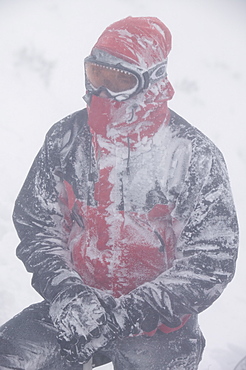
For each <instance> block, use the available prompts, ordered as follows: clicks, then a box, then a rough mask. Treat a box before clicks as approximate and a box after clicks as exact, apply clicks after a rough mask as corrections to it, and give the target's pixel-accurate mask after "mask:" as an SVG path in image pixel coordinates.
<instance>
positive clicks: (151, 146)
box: [0, 17, 238, 370]
mask: <svg viewBox="0 0 246 370" xmlns="http://www.w3.org/2000/svg"><path fill="white" fill-rule="evenodd" d="M170 49H171V34H170V32H169V30H168V28H167V27H166V26H165V25H164V24H163V23H162V22H161V21H160V20H159V19H157V18H154V17H127V18H125V19H123V20H120V21H117V22H115V23H114V24H112V25H110V26H109V27H108V28H106V30H105V31H104V32H103V33H102V35H101V36H100V37H99V39H98V41H97V42H96V44H95V46H94V47H93V48H92V51H91V54H90V56H89V57H87V58H85V83H86V95H85V97H84V99H85V101H86V103H87V107H86V109H83V110H80V111H78V112H75V113H73V114H71V115H69V116H68V117H66V118H65V119H62V120H61V121H60V122H58V123H56V124H55V125H54V126H53V127H52V128H51V129H50V130H49V132H48V134H47V136H46V139H45V143H44V145H43V147H42V148H41V150H40V152H39V153H38V155H37V157H36V158H35V160H34V163H33V165H32V167H31V169H30V172H29V174H28V176H27V179H26V181H25V183H24V185H23V187H22V190H21V191H20V194H19V196H18V198H17V200H16V204H15V209H14V214H13V220H14V224H15V227H16V229H17V232H18V235H19V237H20V240H21V242H20V244H19V246H18V248H17V256H18V257H19V258H20V259H21V260H22V261H23V262H24V264H25V267H26V269H27V271H28V272H31V273H32V274H33V278H32V285H33V287H34V289H36V291H37V292H38V293H39V294H40V295H41V296H42V297H43V299H44V300H43V301H42V302H39V303H36V304H34V305H32V306H30V307H28V308H26V309H25V310H24V311H23V312H21V313H20V314H18V315H17V316H16V317H14V318H13V319H11V320H10V321H9V322H7V323H6V324H5V325H3V326H2V328H1V335H0V338H1V344H0V368H1V369H32V370H33V369H43V370H44V369H49V370H52V369H59V370H60V369H70V368H71V369H81V368H82V366H83V364H85V363H87V362H88V361H89V360H90V359H92V362H93V366H95V367H96V366H100V365H102V364H105V363H107V362H112V363H113V366H114V369H116V370H123V369H124V370H127V369H129V370H130V369H135V370H137V369H141V370H143V369H146V370H147V369H148V370H150V369H155V370H161V369H162V370H163V369H165V370H170V369H173V370H174V369H186V370H191V369H192V370H194V369H197V368H198V364H199V362H200V361H201V357H202V352H203V349H204V345H205V340H204V337H203V335H202V333H201V330H200V328H199V324H198V319H197V317H198V314H199V313H200V312H202V311H204V310H205V309H206V308H208V307H209V306H210V305H211V304H212V303H213V302H214V301H215V300H216V299H217V298H218V297H219V296H220V294H221V293H222V291H223V290H224V288H225V287H226V285H227V284H228V283H229V282H230V281H231V279H232V278H233V275H234V271H235V262H236V258H237V245H238V224H237V217H236V212H235V208H234V203H233V199H232V195H231V189H230V184H229V180H228V174H227V169H226V165H225V162H224V159H223V156H222V154H221V153H220V151H219V150H218V149H217V147H216V146H215V145H214V144H213V143H212V142H211V141H210V140H209V139H208V138H207V137H206V136H205V135H203V134H202V133H201V132H200V131H199V130H197V129H196V128H195V127H193V126H192V125H190V124H189V123H188V122H186V121H185V120H184V119H183V118H181V117H180V116H179V115H178V114H176V113H175V112H174V111H172V110H170V109H169V108H168V105H167V102H168V100H170V99H171V98H172V96H173V93H174V90H173V88H172V86H171V84H170V82H169V80H168V78H167V58H168V54H169V52H170Z"/></svg>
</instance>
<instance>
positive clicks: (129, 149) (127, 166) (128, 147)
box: [126, 136, 131, 176]
mask: <svg viewBox="0 0 246 370" xmlns="http://www.w3.org/2000/svg"><path fill="white" fill-rule="evenodd" d="M127 149H128V151H127V165H126V173H127V175H128V176H129V175H130V156H131V147H130V138H129V136H127Z"/></svg>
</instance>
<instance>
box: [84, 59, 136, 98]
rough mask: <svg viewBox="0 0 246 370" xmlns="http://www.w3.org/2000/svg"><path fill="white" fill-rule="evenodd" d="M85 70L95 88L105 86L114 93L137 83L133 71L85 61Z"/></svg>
mask: <svg viewBox="0 0 246 370" xmlns="http://www.w3.org/2000/svg"><path fill="white" fill-rule="evenodd" d="M85 72H86V76H87V78H88V80H89V81H90V83H91V84H92V85H93V87H95V88H96V89H99V88H100V87H105V88H106V89H108V90H110V91H112V92H114V93H120V92H123V91H127V90H131V89H133V88H134V87H136V86H137V84H138V80H137V77H136V76H135V75H134V74H133V73H130V72H128V71H124V70H121V69H118V68H114V67H107V66H104V65H101V64H97V63H92V62H86V64H85Z"/></svg>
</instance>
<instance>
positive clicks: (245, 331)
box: [0, 0, 246, 370]
mask: <svg viewBox="0 0 246 370" xmlns="http://www.w3.org/2000/svg"><path fill="white" fill-rule="evenodd" d="M245 12H246V2H245V0H104V1H103V0H89V1H84V0H35V1H32V0H0V33H1V39H0V49H1V59H0V76H1V77H0V104H1V113H0V115H1V127H0V132H1V143H0V158H1V162H0V173H1V181H0V187H1V189H0V194H1V198H0V296H1V304H0V324H1V323H3V322H5V321H6V320H8V319H9V318H11V317H12V316H13V315H14V314H16V313H17V312H19V311H20V310H21V309H23V308H24V307H25V306H27V305H29V304H31V303H33V302H37V301H39V300H40V297H39V296H38V295H37V294H36V293H35V291H34V290H33V289H32V288H31V286H30V275H29V274H28V273H27V272H26V271H25V269H24V267H23V266H22V263H21V262H20V261H19V260H17V258H16V257H15V248H16V245H17V243H18V238H17V236H16V233H15V230H14V227H13V225H12V221H11V212H12V209H13V205H14V200H15V198H16V195H17V193H18V191H19V189H20V187H21V185H22V183H23V181H24V179H25V177H26V174H27V171H28V169H29V167H30V165H31V162H32V160H33V158H34V156H35V154H36V153H37V151H38V149H39V147H40V146H41V144H42V142H43V138H44V135H45V132H46V131H47V130H48V128H49V127H50V126H51V125H52V124H53V123H54V122H56V121H58V120H59V119H60V118H62V117H64V116H65V115H67V114H69V113H71V112H74V111H76V110H78V109H80V108H81V107H84V102H83V101H82V99H81V97H82V96H83V94H84V79H83V58H84V57H85V56H87V55H88V54H89V53H90V48H91V46H92V45H93V44H94V43H95V41H96V39H97V37H98V36H99V35H100V33H101V32H102V31H103V30H104V28H105V27H106V26H107V25H108V24H110V23H112V22H114V21H116V20H118V19H121V18H124V17H126V16H128V15H132V16H147V15H151V16H157V17H159V18H160V19H161V20H162V21H163V22H164V23H166V24H167V26H168V27H169V28H170V30H171V32H172V35H173V50H172V52H171V55H170V58H169V78H170V80H171V82H172V84H173V86H174V88H175V90H176V94H175V96H174V98H173V100H172V102H171V103H170V107H171V108H172V109H174V110H175V111H176V112H177V113H179V114H181V115H182V116H183V117H184V118H186V119H187V120H188V121H189V122H190V123H192V124H194V125H195V126H196V127H198V128H199V129H200V130H202V131H203V132H204V133H205V134H206V135H207V136H209V137H210V138H211V139H212V140H213V141H214V142H215V143H216V144H217V146H218V147H219V148H220V149H221V150H222V152H223V153H224V156H225V158H226V162H227V164H228V169H229V174H230V178H231V185H232V189H233V194H234V198H235V202H236V207H237V211H238V216H239V222H240V227H241V242H240V253H239V259H238V266H237V272H236V276H235V278H234V280H233V282H232V283H231V284H230V285H229V286H228V287H227V289H226V290H225V292H224V293H223V295H222V296H221V297H220V298H219V299H218V301H216V302H215V303H214V304H213V306H212V307H210V308H209V309H208V310H206V311H205V312H204V313H202V314H201V315H200V324H201V327H202V329H203V332H204V334H205V336H206V339H207V347H206V350H205V352H204V357H203V361H202V363H201V365H200V368H199V369H200V370H232V369H233V367H234V366H235V364H236V363H237V362H238V361H239V360H240V359H241V358H242V357H243V356H244V355H246V323H245V322H246V320H245V312H246V295H245V283H246V268H245V261H246V251H245V248H244V245H245V243H246V228H245V227H244V225H245V224H246V215H245V214H246V202H245V197H246V194H245V183H246V167H245V165H246V145H245V133H246V130H245V128H244V119H243V115H244V107H245V98H246V93H245V91H246V89H245V88H246V83H245V82H246V81H245V78H246V77H245V65H246V55H245V36H246V25H245V15H246V13H245ZM102 369H105V370H109V369H111V365H105V366H104V367H102Z"/></svg>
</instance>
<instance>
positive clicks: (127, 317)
mask: <svg viewBox="0 0 246 370" xmlns="http://www.w3.org/2000/svg"><path fill="white" fill-rule="evenodd" d="M97 295H98V299H99V301H100V303H101V305H102V306H103V307H104V309H105V312H106V319H107V325H108V327H109V328H110V329H111V332H113V333H114V336H115V337H127V336H130V335H136V334H140V333H141V332H151V331H152V330H155V329H156V328H157V326H158V322H159V314H158V312H157V311H155V310H154V309H153V308H152V307H151V306H150V305H149V304H148V303H147V302H146V301H144V299H142V298H141V297H136V296H135V295H134V294H128V295H125V296H121V297H120V298H114V297H112V296H110V295H107V294H105V293H103V292H101V293H99V292H98V291H97Z"/></svg>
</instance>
